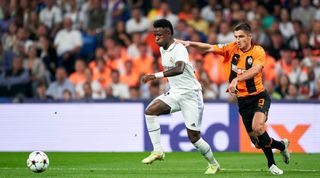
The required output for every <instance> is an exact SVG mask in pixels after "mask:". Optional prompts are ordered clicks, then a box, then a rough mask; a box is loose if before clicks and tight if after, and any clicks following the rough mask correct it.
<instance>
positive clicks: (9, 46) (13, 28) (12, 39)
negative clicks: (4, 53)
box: [1, 22, 18, 52]
mask: <svg viewBox="0 0 320 178" xmlns="http://www.w3.org/2000/svg"><path fill="white" fill-rule="evenodd" d="M17 31H18V27H17V24H16V23H14V22H11V23H10V24H9V28H8V32H7V33H4V34H3V35H2V37H1V41H2V44H3V49H4V50H10V51H12V52H16V51H17V49H16V44H17V43H18V40H17Z"/></svg>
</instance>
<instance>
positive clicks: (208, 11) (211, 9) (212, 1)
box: [201, 0, 221, 23]
mask: <svg viewBox="0 0 320 178" xmlns="http://www.w3.org/2000/svg"><path fill="white" fill-rule="evenodd" d="M217 6H220V5H219V4H218V3H217V0H209V3H208V5H206V6H204V7H203V8H202V9H201V17H202V18H203V19H205V20H206V21H207V22H209V23H213V22H214V21H215V9H216V8H217ZM220 8H221V7H220Z"/></svg>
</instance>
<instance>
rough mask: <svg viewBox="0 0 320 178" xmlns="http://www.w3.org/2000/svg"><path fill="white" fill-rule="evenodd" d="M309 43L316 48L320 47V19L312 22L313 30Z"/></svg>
mask: <svg viewBox="0 0 320 178" xmlns="http://www.w3.org/2000/svg"><path fill="white" fill-rule="evenodd" d="M309 44H310V45H311V46H312V47H313V48H314V49H320V20H317V21H314V22H313V23H312V31H311V34H310V38H309Z"/></svg>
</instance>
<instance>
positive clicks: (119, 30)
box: [112, 20, 131, 47]
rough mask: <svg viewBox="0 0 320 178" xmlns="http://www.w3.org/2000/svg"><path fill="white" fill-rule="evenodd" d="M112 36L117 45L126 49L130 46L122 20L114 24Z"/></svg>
mask: <svg viewBox="0 0 320 178" xmlns="http://www.w3.org/2000/svg"><path fill="white" fill-rule="evenodd" d="M112 36H113V38H114V40H115V41H116V42H117V43H119V44H121V46H124V47H128V46H129V45H130V44H131V39H130V36H129V34H128V33H127V32H126V26H125V22H124V21H122V20H119V21H117V22H116V25H115V29H114V32H113V35H112Z"/></svg>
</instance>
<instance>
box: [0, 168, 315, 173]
mask: <svg viewBox="0 0 320 178" xmlns="http://www.w3.org/2000/svg"><path fill="white" fill-rule="evenodd" d="M150 168H151V167H149V168H75V167H49V168H48V169H49V170H59V171H63V170H71V171H77V170H78V171H135V170H136V171H145V170H149V171H150ZM22 169H28V168H22V167H15V168H13V167H0V170H22ZM157 170H159V171H185V169H167V168H166V169H157ZM192 170H193V171H202V169H192ZM221 170H222V171H226V172H261V171H266V172H267V170H263V169H241V168H235V169H233V168H226V169H224V168H222V169H221ZM285 171H286V172H290V171H292V172H320V170H316V169H285Z"/></svg>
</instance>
